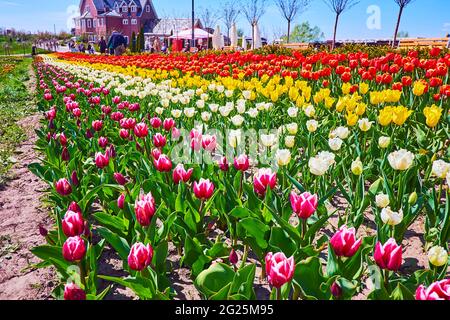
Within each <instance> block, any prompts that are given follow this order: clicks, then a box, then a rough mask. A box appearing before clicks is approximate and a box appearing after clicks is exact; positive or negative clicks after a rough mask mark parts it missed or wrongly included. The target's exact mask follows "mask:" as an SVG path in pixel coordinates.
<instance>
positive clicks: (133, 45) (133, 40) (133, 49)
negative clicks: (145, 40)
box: [131, 31, 137, 53]
mask: <svg viewBox="0 0 450 320" xmlns="http://www.w3.org/2000/svg"><path fill="white" fill-rule="evenodd" d="M136 50H137V48H136V33H135V32H134V31H133V33H132V34H131V52H132V53H135V52H136Z"/></svg>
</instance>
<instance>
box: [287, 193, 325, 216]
mask: <svg viewBox="0 0 450 320" xmlns="http://www.w3.org/2000/svg"><path fill="white" fill-rule="evenodd" d="M290 201H291V207H292V210H293V211H294V212H295V213H296V214H297V216H298V217H299V218H300V219H304V220H306V219H309V217H311V216H312V215H313V214H314V212H316V210H317V207H318V205H319V201H318V197H317V195H312V194H310V193H309V192H305V193H302V194H301V195H297V194H296V193H295V192H294V191H293V192H292V193H291V196H290Z"/></svg>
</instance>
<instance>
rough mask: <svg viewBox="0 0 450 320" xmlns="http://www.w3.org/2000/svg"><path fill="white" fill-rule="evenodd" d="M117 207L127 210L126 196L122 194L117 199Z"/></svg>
mask: <svg viewBox="0 0 450 320" xmlns="http://www.w3.org/2000/svg"><path fill="white" fill-rule="evenodd" d="M117 206H118V207H119V209H122V210H123V208H125V194H123V193H122V194H121V195H120V196H119V198H118V199H117Z"/></svg>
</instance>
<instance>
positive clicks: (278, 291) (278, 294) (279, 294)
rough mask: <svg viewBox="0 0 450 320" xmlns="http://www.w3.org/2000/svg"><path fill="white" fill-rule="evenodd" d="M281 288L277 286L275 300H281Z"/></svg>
mask: <svg viewBox="0 0 450 320" xmlns="http://www.w3.org/2000/svg"><path fill="white" fill-rule="evenodd" d="M281 300H282V299H281V288H277V301H281Z"/></svg>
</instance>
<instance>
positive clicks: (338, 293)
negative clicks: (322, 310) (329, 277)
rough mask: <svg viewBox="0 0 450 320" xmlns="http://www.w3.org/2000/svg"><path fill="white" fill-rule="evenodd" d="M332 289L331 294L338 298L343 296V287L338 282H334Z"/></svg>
mask: <svg viewBox="0 0 450 320" xmlns="http://www.w3.org/2000/svg"><path fill="white" fill-rule="evenodd" d="M330 290H331V294H332V295H333V297H335V298H336V299H339V298H340V297H341V296H342V288H341V287H340V286H339V285H338V284H337V283H336V282H333V284H332V285H331V288H330Z"/></svg>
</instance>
